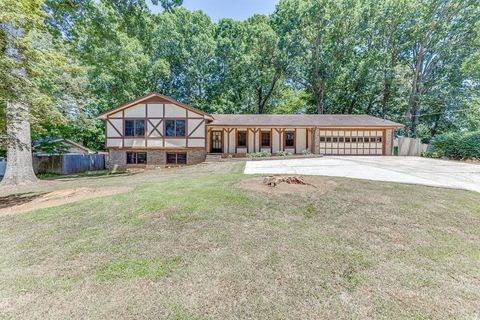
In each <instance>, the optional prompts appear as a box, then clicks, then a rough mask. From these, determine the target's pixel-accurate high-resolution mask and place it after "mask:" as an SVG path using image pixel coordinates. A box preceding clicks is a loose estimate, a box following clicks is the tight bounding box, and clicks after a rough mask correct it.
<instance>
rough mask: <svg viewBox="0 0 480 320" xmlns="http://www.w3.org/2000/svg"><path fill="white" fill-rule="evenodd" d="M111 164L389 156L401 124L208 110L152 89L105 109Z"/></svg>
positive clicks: (353, 117) (359, 117) (363, 117)
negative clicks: (261, 156)
mask: <svg viewBox="0 0 480 320" xmlns="http://www.w3.org/2000/svg"><path fill="white" fill-rule="evenodd" d="M98 118H99V119H103V120H104V121H105V128H106V134H105V136H106V139H105V148H107V149H109V154H110V166H111V167H135V166H142V167H143V166H161V165H185V164H189V165H190V164H197V163H201V162H203V161H205V157H206V155H207V154H208V153H216V154H222V155H232V156H245V155H246V154H247V153H253V152H258V151H263V150H266V151H269V152H271V153H272V154H275V153H277V152H279V151H280V150H283V151H287V152H292V153H295V154H298V153H302V152H305V150H309V151H310V152H312V153H314V154H324V155H372V156H374V155H375V156H381V155H391V154H392V149H393V136H394V134H393V133H394V130H395V129H396V128H401V127H403V125H402V124H399V123H395V122H392V121H388V120H383V119H379V118H376V117H372V116H368V115H306V114H304V115H263V114H262V115H258V114H251V115H246V114H245V115H243V114H242V115H240V114H207V113H205V112H202V111H200V110H198V109H195V108H193V107H191V106H188V105H186V104H183V103H181V102H178V101H176V100H174V99H172V98H170V97H167V96H164V95H161V94H158V93H151V94H148V95H145V96H143V97H140V98H138V99H135V100H132V101H130V102H127V103H125V104H123V105H121V106H119V107H117V108H114V109H112V110H110V111H107V112H105V113H103V114H102V115H100V116H99V117H98Z"/></svg>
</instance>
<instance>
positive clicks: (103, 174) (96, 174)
mask: <svg viewBox="0 0 480 320" xmlns="http://www.w3.org/2000/svg"><path fill="white" fill-rule="evenodd" d="M138 173H139V172H127V171H119V172H110V171H106V170H102V171H91V172H85V173H78V174H69V175H61V174H54V173H42V174H39V175H37V177H38V178H39V179H41V180H58V181H75V180H77V179H80V178H92V179H100V178H102V179H105V178H114V177H123V176H133V175H136V174H138Z"/></svg>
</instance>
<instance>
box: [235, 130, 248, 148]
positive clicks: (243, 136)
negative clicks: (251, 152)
mask: <svg viewBox="0 0 480 320" xmlns="http://www.w3.org/2000/svg"><path fill="white" fill-rule="evenodd" d="M246 146H247V132H246V131H238V132H237V147H239V148H244V147H246Z"/></svg>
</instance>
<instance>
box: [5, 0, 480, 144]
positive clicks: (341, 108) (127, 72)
mask: <svg viewBox="0 0 480 320" xmlns="http://www.w3.org/2000/svg"><path fill="white" fill-rule="evenodd" d="M72 3H73V4H74V5H73V6H72V5H71V4H69V2H68V1H65V0H19V1H10V0H0V21H2V23H4V24H9V23H10V24H14V25H16V26H17V27H20V28H23V29H24V30H25V34H26V35H27V36H26V37H23V38H15V39H12V38H9V37H7V35H6V32H5V30H4V29H2V31H1V32H0V135H2V133H4V132H5V125H6V124H5V117H2V112H3V110H4V108H5V105H6V102H7V101H9V100H12V99H17V98H22V99H25V100H27V101H28V102H29V103H30V104H31V106H32V109H31V112H32V135H33V138H41V137H49V136H60V137H63V138H70V139H72V140H75V141H78V142H80V143H82V144H83V145H85V146H87V147H89V148H91V149H93V150H98V149H102V148H103V140H104V136H103V135H104V126H103V124H102V123H101V122H100V121H98V120H96V119H95V116H96V115H98V114H99V113H101V112H103V111H106V110H108V109H111V108H113V107H116V106H118V105H120V104H122V103H124V102H126V101H128V100H131V99H133V98H136V97H138V96H141V95H143V94H145V93H148V92H151V91H158V92H161V93H163V94H166V95H169V96H172V97H173V98H175V99H178V100H180V101H182V102H185V103H188V104H191V105H193V106H196V107H199V108H200V109H202V110H204V111H206V112H218V113H317V112H324V113H346V114H360V113H366V114H371V115H374V116H379V117H382V118H383V117H385V118H387V119H390V120H394V121H398V122H402V123H404V124H406V125H408V127H407V130H406V131H405V132H403V133H405V134H407V135H415V136H418V137H419V138H421V139H422V140H425V141H428V140H430V139H431V137H434V136H436V135H439V134H442V133H445V132H450V131H464V130H470V131H475V130H479V129H480V107H479V106H480V72H479V70H480V67H479V66H480V63H479V61H480V59H479V57H480V23H479V22H478V21H480V3H479V2H478V1H474V0H466V1H461V0H452V1H420V2H419V1H414V0H402V1H396V0H381V1H377V0H281V1H280V2H279V4H278V6H277V8H276V10H275V12H274V13H273V14H272V15H270V16H264V15H255V16H253V17H251V18H249V19H247V20H246V21H234V20H232V19H222V20H220V21H219V22H218V23H213V22H212V21H211V19H210V18H209V17H208V16H207V15H206V14H204V13H203V12H201V11H193V12H192V11H188V10H186V9H184V8H181V7H179V6H180V5H181V3H182V1H181V0H154V1H153V3H154V4H158V5H161V6H163V8H164V9H165V10H164V11H163V12H161V13H157V14H153V13H152V12H150V10H149V9H148V6H147V4H146V0H128V1H110V0H100V1H94V0H82V1H73V2H72ZM0 29H1V28H0ZM8 46H10V47H13V48H16V49H19V50H22V52H23V53H24V57H25V59H24V60H25V61H24V64H23V65H22V66H23V67H24V68H25V69H26V71H27V73H28V75H29V79H28V81H27V80H25V79H23V78H19V77H17V76H15V73H12V72H11V71H12V70H14V69H15V68H16V67H18V63H17V62H16V61H15V59H12V57H10V56H9V55H8V54H7V51H6V48H7V47H8Z"/></svg>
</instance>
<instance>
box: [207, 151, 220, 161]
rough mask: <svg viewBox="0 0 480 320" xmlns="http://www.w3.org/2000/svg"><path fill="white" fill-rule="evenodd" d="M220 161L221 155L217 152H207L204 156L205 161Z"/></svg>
mask: <svg viewBox="0 0 480 320" xmlns="http://www.w3.org/2000/svg"><path fill="white" fill-rule="evenodd" d="M220 161H222V155H221V154H217V153H207V157H206V158H205V162H206V163H213V162H220Z"/></svg>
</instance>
